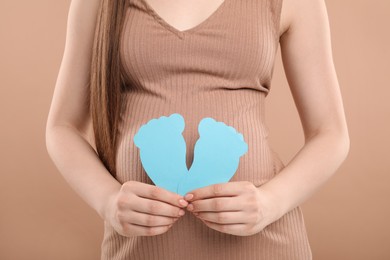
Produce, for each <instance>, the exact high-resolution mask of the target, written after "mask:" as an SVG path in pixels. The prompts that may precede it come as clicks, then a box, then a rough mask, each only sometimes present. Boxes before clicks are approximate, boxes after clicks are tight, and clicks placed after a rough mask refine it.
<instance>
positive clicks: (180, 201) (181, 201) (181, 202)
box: [179, 199, 188, 206]
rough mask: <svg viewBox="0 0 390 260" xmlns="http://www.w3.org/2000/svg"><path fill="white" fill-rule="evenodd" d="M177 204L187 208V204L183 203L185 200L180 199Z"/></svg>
mask: <svg viewBox="0 0 390 260" xmlns="http://www.w3.org/2000/svg"><path fill="white" fill-rule="evenodd" d="M179 203H180V204H181V205H183V206H187V205H188V202H187V201H185V200H183V199H180V200H179Z"/></svg>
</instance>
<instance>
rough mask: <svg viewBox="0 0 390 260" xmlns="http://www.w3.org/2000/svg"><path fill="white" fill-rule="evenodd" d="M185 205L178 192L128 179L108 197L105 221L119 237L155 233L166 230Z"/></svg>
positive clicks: (181, 213)
mask: <svg viewBox="0 0 390 260" xmlns="http://www.w3.org/2000/svg"><path fill="white" fill-rule="evenodd" d="M181 201H182V202H181ZM187 205H188V202H186V201H185V200H184V199H183V196H180V195H179V194H177V193H174V192H171V191H169V190H166V189H163V188H161V187H158V186H155V185H150V184H147V183H143V182H138V181H127V182H125V183H123V184H122V186H121V188H120V190H119V191H118V192H117V193H115V194H113V195H112V196H111V198H110V199H109V201H108V204H107V205H106V211H105V220H106V221H108V222H109V224H110V225H111V226H112V227H113V228H114V229H115V230H116V231H117V232H118V233H119V234H120V235H122V236H127V237H131V236H154V235H159V234H162V233H164V232H166V231H168V229H169V228H170V227H171V226H172V225H173V223H175V221H176V220H177V219H179V217H181V216H183V215H184V214H185V210H184V209H183V208H185V207H186V206H187Z"/></svg>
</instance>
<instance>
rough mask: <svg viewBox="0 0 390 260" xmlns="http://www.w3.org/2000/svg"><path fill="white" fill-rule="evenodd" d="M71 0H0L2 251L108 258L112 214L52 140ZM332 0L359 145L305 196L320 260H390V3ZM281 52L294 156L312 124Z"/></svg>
mask: <svg viewBox="0 0 390 260" xmlns="http://www.w3.org/2000/svg"><path fill="white" fill-rule="evenodd" d="M70 2H71V0H66V1H52V0H38V1H12V0H1V1H0V28H1V30H0V33H1V34H0V39H1V45H0V46H1V47H0V58H1V59H0V69H1V81H0V84H1V89H0V91H1V92H0V99H1V102H0V108H1V109H0V115H1V120H2V122H1V142H0V143H1V147H2V149H1V154H0V158H1V168H2V169H1V175H0V234H1V235H0V259H12V260H18V259H34V260H35V259H56V260H61V259H75V260H76V259H80V260H89V259H99V256H100V243H101V239H102V235H103V225H102V221H101V219H100V218H99V216H98V215H97V214H96V213H95V212H94V211H93V210H92V209H91V208H89V207H88V205H87V204H86V203H84V202H83V201H82V200H81V199H80V198H79V197H78V196H77V195H76V193H75V192H73V190H71V188H70V187H69V186H68V185H67V184H66V182H65V181H64V179H63V178H62V176H61V175H60V173H59V172H58V171H57V170H56V168H55V166H54V164H53V163H52V162H51V160H50V159H49V156H48V154H47V151H46V147H45V124H46V119H47V114H48V110H49V105H50V102H51V98H52V94H53V88H54V85H55V81H56V78H57V73H58V70H59V66H60V62H61V58H62V54H63V49H64V43H65V30H66V19H67V12H68V7H69V4H70ZM326 3H327V6H328V12H329V18H330V24H331V31H332V43H333V52H334V61H335V65H336V69H337V73H338V77H339V82H340V86H341V90H342V94H343V98H344V105H345V110H346V114H347V115H346V116H347V120H348V125H349V130H350V137H351V149H350V153H349V156H348V158H347V160H346V161H345V162H344V164H343V165H342V167H340V168H339V170H338V171H337V173H336V174H335V175H334V177H333V178H332V179H331V180H330V181H329V182H327V183H326V184H325V186H323V188H322V189H321V190H320V191H319V192H318V193H316V194H315V195H314V196H312V197H311V198H310V199H309V200H308V201H306V202H305V203H304V204H303V205H302V208H303V211H304V214H305V221H306V224H307V228H308V232H309V239H310V242H311V246H312V249H313V255H314V259H316V260H328V259H332V260H345V259H353V260H360V259H362V260H367V259H370V260H371V259H375V260H377V259H378V260H379V259H381V260H382V259H383V260H385V259H390V246H389V244H388V243H389V241H390V223H389V221H390V209H389V201H388V198H390V189H389V182H390V172H389V168H390V167H389V166H390V158H389V147H390V141H389V139H390V138H389V133H390V122H389V119H390V102H389V99H390V88H389V87H390V86H389V74H390V71H389V68H390V51H389V48H390V35H389V28H388V25H389V23H390V15H389V14H390V1H388V0H359V1H357V0H343V1H336V0H327V1H326ZM278 53H279V54H278V59H277V63H276V67H275V74H274V80H273V84H272V90H271V93H270V95H269V96H268V99H267V100H268V101H267V102H268V103H267V111H268V112H267V119H266V120H267V123H268V125H269V128H270V139H271V144H272V145H273V147H274V148H275V150H276V151H277V152H278V153H279V154H280V155H281V157H282V159H283V161H284V162H285V163H287V162H288V161H289V160H290V159H291V158H292V157H293V155H294V154H295V153H296V152H297V151H298V150H299V149H300V147H301V146H302V145H303V132H302V129H301V125H300V121H299V117H298V114H297V111H296V108H295V106H294V102H293V100H292V96H291V94H290V92H289V88H288V85H287V81H286V78H285V75H284V71H283V67H282V65H281V58H280V49H279V51H278ZM281 119H283V120H281ZM286 120H287V121H288V122H287V123H286ZM286 126H288V127H286ZM386 133H387V134H386ZM297 137H298V138H297Z"/></svg>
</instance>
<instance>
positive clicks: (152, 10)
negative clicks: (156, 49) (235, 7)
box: [141, 0, 229, 38]
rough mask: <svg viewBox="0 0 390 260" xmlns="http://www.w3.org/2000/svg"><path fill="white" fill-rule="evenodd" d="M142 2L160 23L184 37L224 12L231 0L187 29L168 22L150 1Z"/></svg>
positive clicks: (143, 0)
mask: <svg viewBox="0 0 390 260" xmlns="http://www.w3.org/2000/svg"><path fill="white" fill-rule="evenodd" d="M141 2H142V3H143V4H144V5H145V7H146V9H147V10H148V11H149V13H150V14H151V15H152V16H153V17H154V18H155V19H156V20H157V21H158V22H160V24H162V25H163V26H164V27H166V28H167V29H169V30H171V31H172V32H173V33H175V34H176V35H178V36H179V37H180V38H183V37H184V36H185V35H187V34H190V33H193V32H195V31H197V30H200V29H201V28H203V27H204V26H206V25H207V24H208V23H210V22H211V21H212V20H213V19H215V18H216V17H217V15H218V14H219V13H222V12H223V10H224V9H225V8H226V5H227V4H228V2H229V0H224V1H223V2H222V3H221V4H220V5H219V6H218V7H217V9H215V10H214V11H213V12H212V13H211V14H210V15H209V16H208V17H207V18H206V19H204V20H203V21H201V22H200V23H198V24H197V25H195V26H193V27H191V28H188V29H185V30H179V29H177V28H176V27H174V26H173V25H171V24H170V23H168V22H167V21H166V20H165V19H164V18H162V17H161V16H160V15H159V14H158V13H157V11H156V10H155V9H154V8H153V7H152V6H151V5H150V4H149V3H148V0H141Z"/></svg>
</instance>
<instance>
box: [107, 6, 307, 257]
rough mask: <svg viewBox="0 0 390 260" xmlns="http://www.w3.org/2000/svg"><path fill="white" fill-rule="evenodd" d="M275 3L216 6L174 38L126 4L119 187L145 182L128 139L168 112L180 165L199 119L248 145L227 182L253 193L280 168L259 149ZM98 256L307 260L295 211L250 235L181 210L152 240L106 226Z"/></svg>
mask: <svg viewBox="0 0 390 260" xmlns="http://www.w3.org/2000/svg"><path fill="white" fill-rule="evenodd" d="M281 6H282V0H245V1H240V0H225V1H224V2H223V3H222V4H221V5H220V6H219V7H218V9H216V10H215V11H214V12H213V13H212V14H211V15H210V16H209V17H208V18H207V19H206V20H204V21H203V22H201V23H200V24H198V25H197V26H195V27H192V28H190V29H187V30H184V31H180V30H178V29H176V28H174V27H173V26H172V25H170V24H169V23H167V22H166V21H165V20H164V19H162V17H161V16H159V15H158V13H157V12H156V11H155V10H154V9H153V8H152V7H151V5H149V4H148V2H147V0H129V1H128V6H127V9H126V20H125V24H124V34H123V37H122V39H121V46H120V47H121V49H120V53H121V60H122V65H123V66H122V69H123V72H124V75H125V78H126V86H127V88H126V90H125V91H124V92H123V95H122V96H123V99H124V102H123V106H122V111H121V118H120V119H121V121H120V129H119V138H118V150H117V154H116V165H117V179H118V181H119V182H120V183H124V182H126V181H129V180H135V181H140V182H144V183H148V184H153V182H152V181H151V179H150V178H149V177H148V176H147V174H146V172H145V170H144V169H143V167H142V164H141V160H140V153H139V150H138V148H137V147H136V146H135V145H134V142H133V137H134V135H135V133H136V131H137V130H138V129H139V127H140V126H141V125H143V124H145V123H147V122H148V121H149V120H150V119H152V118H159V117H161V116H169V115H171V114H172V113H179V114H181V115H182V116H183V117H184V119H185V130H184V132H183V137H184V139H185V141H186V145H187V153H186V156H187V157H186V163H187V166H188V168H189V167H190V166H191V163H192V160H193V156H194V151H193V149H194V145H195V142H196V141H197V140H198V138H199V134H198V124H199V122H200V120H201V119H202V118H204V117H212V118H214V119H215V120H217V121H222V122H224V123H225V124H227V125H230V126H232V127H234V128H235V129H236V130H237V131H238V132H240V133H242V134H243V136H244V139H245V141H246V142H247V144H248V151H247V153H246V154H245V155H244V156H242V157H241V158H240V163H239V166H238V169H237V171H236V173H235V175H234V176H233V177H232V179H231V180H230V181H241V180H247V181H251V182H253V183H254V184H255V185H256V186H260V185H262V184H263V183H265V182H267V181H268V180H270V179H271V178H273V177H274V176H275V175H276V174H277V173H278V172H280V170H281V169H282V168H283V167H285V165H284V164H283V163H282V161H281V160H280V158H279V156H278V154H277V153H275V152H274V151H273V150H272V148H271V147H270V145H269V143H268V140H267V136H268V128H267V126H266V125H265V120H264V119H265V113H264V112H265V110H264V108H265V97H266V96H267V95H268V93H269V91H270V86H271V79H272V74H273V68H274V60H275V56H276V51H277V49H278V44H279V37H278V34H279V21H280V14H281ZM101 250H102V252H101V253H102V256H101V257H102V258H101V259H134V260H142V259H159V260H176V259H178V260H179V259H180V260H182V259H186V260H197V259H214V260H218V259H221V260H222V259H223V260H233V259H234V260H237V259H245V260H252V259H253V260H254V259H256V260H259V259H264V260H273V259H278V260H281V259H286V260H287V259H288V260H294V259H297V260H298V259H299V260H305V259H312V254H311V249H310V245H309V241H308V237H307V233H306V228H305V223H304V219H303V214H302V211H301V208H300V207H296V208H294V209H293V210H291V211H290V212H288V213H287V214H285V215H283V216H282V217H281V218H280V219H278V220H277V221H275V222H273V223H271V224H270V225H268V226H267V227H266V228H264V229H263V230H262V231H261V232H259V233H257V234H254V235H251V236H235V235H231V234H227V233H222V232H219V231H216V230H214V229H211V228H209V227H208V226H206V225H205V224H203V222H202V221H201V220H199V219H197V218H196V217H195V216H193V214H192V213H190V212H186V214H185V215H184V216H183V217H181V218H180V219H179V220H178V221H176V223H175V224H174V225H173V226H172V227H171V228H170V229H169V230H168V231H167V232H165V233H163V234H160V235H156V236H137V237H124V236H121V235H119V234H118V233H117V232H116V231H115V230H114V229H113V227H111V226H110V225H109V224H108V223H107V222H105V230H104V238H103V241H102V245H101Z"/></svg>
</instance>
